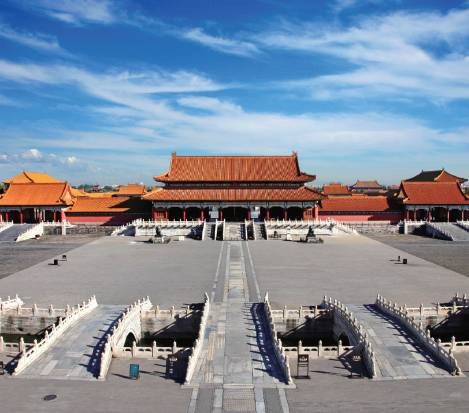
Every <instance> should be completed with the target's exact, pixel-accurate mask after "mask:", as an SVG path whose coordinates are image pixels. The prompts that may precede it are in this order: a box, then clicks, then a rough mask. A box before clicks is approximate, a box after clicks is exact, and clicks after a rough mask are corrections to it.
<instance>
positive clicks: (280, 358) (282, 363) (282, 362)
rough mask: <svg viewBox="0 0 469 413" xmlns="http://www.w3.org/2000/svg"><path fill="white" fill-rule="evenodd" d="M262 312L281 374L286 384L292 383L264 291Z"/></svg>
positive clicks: (283, 350)
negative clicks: (267, 325)
mask: <svg viewBox="0 0 469 413" xmlns="http://www.w3.org/2000/svg"><path fill="white" fill-rule="evenodd" d="M264 312H265V316H266V318H267V321H268V324H269V331H270V336H271V340H272V343H273V347H274V351H275V356H276V357H277V360H278V361H279V363H280V367H281V369H282V372H283V375H284V376H285V380H286V382H287V384H292V383H293V379H292V377H291V372H290V364H289V362H288V356H287V354H286V352H285V349H284V347H283V345H282V340H281V339H279V338H278V337H277V329H276V327H275V322H274V317H273V315H272V307H271V305H270V300H269V293H266V294H265V297H264Z"/></svg>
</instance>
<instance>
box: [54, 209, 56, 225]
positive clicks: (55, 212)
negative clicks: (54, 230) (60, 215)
mask: <svg viewBox="0 0 469 413" xmlns="http://www.w3.org/2000/svg"><path fill="white" fill-rule="evenodd" d="M54 222H57V211H54Z"/></svg>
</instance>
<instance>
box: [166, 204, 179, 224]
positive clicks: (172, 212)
mask: <svg viewBox="0 0 469 413" xmlns="http://www.w3.org/2000/svg"><path fill="white" fill-rule="evenodd" d="M168 219H169V220H170V221H174V220H176V221H179V220H180V219H182V208H180V207H171V208H169V209H168Z"/></svg>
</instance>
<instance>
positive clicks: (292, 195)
mask: <svg viewBox="0 0 469 413" xmlns="http://www.w3.org/2000/svg"><path fill="white" fill-rule="evenodd" d="M321 198H322V196H321V195H320V194H319V193H317V192H316V191H314V190H312V189H310V188H307V187H305V186H302V187H300V188H233V189H231V188H213V189H211V188H210V189H205V188H188V189H186V188H179V189H171V188H157V189H154V190H153V191H151V192H150V193H148V194H147V195H144V196H143V199H145V200H147V201H161V202H165V201H176V202H183V201H217V202H221V201H300V202H301V201H306V202H307V201H317V200H320V199H321Z"/></svg>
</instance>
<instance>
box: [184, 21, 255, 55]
mask: <svg viewBox="0 0 469 413" xmlns="http://www.w3.org/2000/svg"><path fill="white" fill-rule="evenodd" d="M179 35H180V36H181V38H183V39H186V40H190V41H192V42H195V43H199V44H201V45H203V46H206V47H208V48H210V49H213V50H216V51H218V52H221V53H226V54H232V55H236V56H243V57H251V56H254V55H257V54H259V53H260V50H259V49H258V47H257V46H256V45H255V44H254V43H251V42H248V41H242V40H236V39H229V38H227V37H221V36H214V35H212V34H208V33H206V32H205V31H204V30H203V29H202V28H200V27H196V28H192V29H188V30H182V31H181V32H179Z"/></svg>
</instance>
